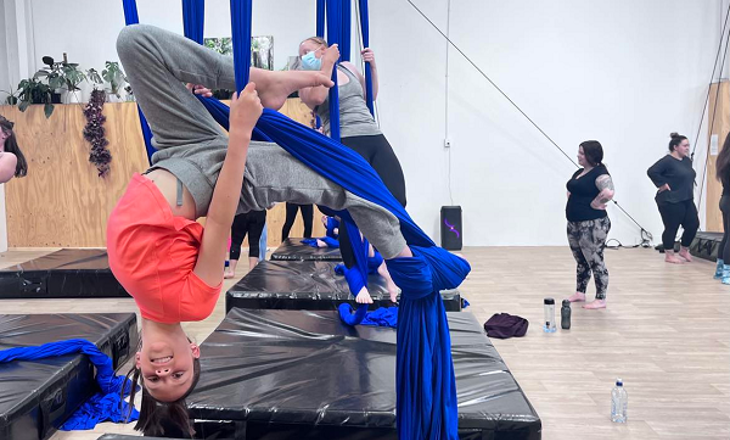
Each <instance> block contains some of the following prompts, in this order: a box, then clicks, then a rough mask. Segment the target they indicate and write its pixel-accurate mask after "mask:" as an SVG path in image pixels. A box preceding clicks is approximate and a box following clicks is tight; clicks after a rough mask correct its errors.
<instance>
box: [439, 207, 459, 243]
mask: <svg viewBox="0 0 730 440" xmlns="http://www.w3.org/2000/svg"><path fill="white" fill-rule="evenodd" d="M463 238H464V237H463V229H462V224H461V206H442V207H441V247H442V248H444V249H448V250H450V251H460V250H461V247H462V243H463Z"/></svg>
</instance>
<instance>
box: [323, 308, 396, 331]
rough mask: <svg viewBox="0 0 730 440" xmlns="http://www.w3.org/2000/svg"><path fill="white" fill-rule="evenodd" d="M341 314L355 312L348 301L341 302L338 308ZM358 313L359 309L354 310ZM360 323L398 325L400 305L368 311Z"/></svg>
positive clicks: (379, 325)
mask: <svg viewBox="0 0 730 440" xmlns="http://www.w3.org/2000/svg"><path fill="white" fill-rule="evenodd" d="M337 310H339V312H340V315H342V316H348V315H350V314H352V313H353V310H354V309H353V308H352V306H351V305H350V304H348V303H343V304H340V306H339V307H338V308H337ZM354 313H355V314H357V311H354ZM358 325H372V326H375V327H391V328H397V327H398V307H379V308H378V309H376V310H373V311H372V312H367V313H366V314H365V316H364V317H363V319H362V322H360V324H358Z"/></svg>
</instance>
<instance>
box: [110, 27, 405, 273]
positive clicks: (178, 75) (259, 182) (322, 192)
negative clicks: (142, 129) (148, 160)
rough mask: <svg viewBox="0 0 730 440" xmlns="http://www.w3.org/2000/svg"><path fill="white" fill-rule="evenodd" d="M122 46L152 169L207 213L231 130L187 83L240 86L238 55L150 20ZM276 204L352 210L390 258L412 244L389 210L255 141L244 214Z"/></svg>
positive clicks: (124, 37)
mask: <svg viewBox="0 0 730 440" xmlns="http://www.w3.org/2000/svg"><path fill="white" fill-rule="evenodd" d="M117 52H118V53H119V59H120V60H121V62H122V65H123V66H124V69H125V72H126V74H127V77H128V79H129V83H130V85H131V86H132V89H133V90H134V95H135V97H136V99H137V102H138V104H139V106H140V107H141V108H142V111H143V112H144V114H145V117H146V118H147V121H148V122H149V124H150V128H151V129H152V133H153V145H154V146H155V148H157V149H158V151H157V153H155V155H154V156H153V157H152V167H153V168H163V169H166V170H168V171H170V172H171V173H172V174H174V175H175V176H176V177H177V178H178V179H180V180H181V181H182V183H183V185H185V187H186V188H187V189H188V191H190V193H191V194H192V196H193V198H194V199H195V205H196V212H197V215H198V216H201V217H202V216H205V215H206V213H207V211H208V206H209V205H210V201H211V197H212V196H213V188H214V187H215V184H216V181H217V180H218V173H219V172H220V170H221V167H222V166H223V161H224V159H225V155H226V149H227V147H228V136H227V135H226V134H225V133H224V131H223V129H222V128H221V127H220V125H218V123H217V122H216V121H215V120H214V119H213V117H212V116H210V114H209V113H208V111H207V110H206V109H205V107H204V106H203V104H201V103H200V102H199V101H198V99H197V98H196V97H195V96H194V95H193V94H192V93H191V92H190V91H189V90H187V88H185V85H184V84H183V83H193V84H203V85H205V86H206V87H209V88H221V89H232V90H233V89H235V80H234V74H233V59H232V58H230V57H226V56H223V55H220V54H218V53H216V52H215V51H213V50H210V49H207V48H205V47H203V46H202V45H199V44H197V43H195V42H193V41H191V40H189V39H187V38H185V37H183V36H181V35H178V34H175V33H172V32H168V31H164V30H162V29H159V28H156V27H153V26H148V25H133V26H127V27H125V28H124V29H123V30H122V32H121V33H120V34H119V38H118V40H117ZM343 148H344V147H343ZM277 202H291V203H296V204H300V205H306V204H317V205H322V206H326V207H329V208H331V209H334V210H344V209H346V210H348V211H349V213H350V215H351V216H352V218H353V220H354V221H355V223H356V224H357V226H358V227H359V228H360V231H362V233H363V235H365V237H366V238H367V239H368V240H369V241H370V242H371V243H372V244H373V246H375V247H376V248H377V249H378V251H380V253H381V254H382V255H383V257H384V258H386V259H390V258H394V257H395V256H396V255H398V253H400V252H401V251H402V250H403V249H404V248H405V246H406V242H405V239H404V238H403V235H402V234H401V232H400V225H399V222H398V219H397V218H396V217H395V216H394V215H393V214H391V213H390V212H389V211H388V210H386V209H384V208H383V207H381V206H379V205H377V204H374V203H372V202H369V201H367V200H364V199H362V198H360V197H358V196H356V195H354V194H352V193H350V192H348V191H346V190H345V189H344V188H342V187H341V186H339V185H336V184H335V183H334V182H332V181H330V180H328V179H326V178H324V177H322V176H321V175H319V174H317V173H316V172H314V171H313V170H312V169H311V168H309V167H307V166H306V165H304V164H303V163H301V162H299V161H298V160H297V159H295V158H294V157H292V156H291V155H290V154H289V153H287V152H286V151H285V150H284V149H282V148H281V147H279V146H278V145H276V144H273V143H267V142H252V143H251V145H250V147H249V150H248V157H247V159H246V171H245V174H244V183H243V188H242V190H241V199H240V202H239V207H238V212H239V213H243V212H248V211H252V210H253V211H261V210H265V209H267V208H269V207H271V206H272V205H273V204H274V203H277Z"/></svg>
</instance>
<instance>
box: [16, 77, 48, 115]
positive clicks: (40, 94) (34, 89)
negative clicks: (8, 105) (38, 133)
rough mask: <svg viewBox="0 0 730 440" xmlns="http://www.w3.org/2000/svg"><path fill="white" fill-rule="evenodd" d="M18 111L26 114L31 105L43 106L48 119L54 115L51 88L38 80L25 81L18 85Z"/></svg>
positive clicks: (29, 79)
mask: <svg viewBox="0 0 730 440" xmlns="http://www.w3.org/2000/svg"><path fill="white" fill-rule="evenodd" d="M17 93H18V109H19V110H20V111H21V112H24V111H26V110H27V109H28V107H29V106H30V105H31V104H43V112H44V113H45V115H46V118H50V117H51V115H52V114H53V108H54V107H53V98H52V96H51V95H52V93H53V91H52V90H51V87H50V86H49V85H48V84H43V83H42V82H40V81H39V80H38V79H36V78H28V79H24V80H22V81H21V82H20V84H18V90H17Z"/></svg>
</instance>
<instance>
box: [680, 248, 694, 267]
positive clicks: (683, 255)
mask: <svg viewBox="0 0 730 440" xmlns="http://www.w3.org/2000/svg"><path fill="white" fill-rule="evenodd" d="M677 255H679V257H680V258H684V259H685V260H687V262H688V263H691V262H692V255H691V254H690V253H689V249H687V248H686V247H683V248H682V249H680V251H679V253H678V254H677Z"/></svg>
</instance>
